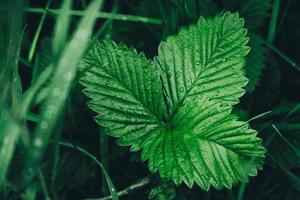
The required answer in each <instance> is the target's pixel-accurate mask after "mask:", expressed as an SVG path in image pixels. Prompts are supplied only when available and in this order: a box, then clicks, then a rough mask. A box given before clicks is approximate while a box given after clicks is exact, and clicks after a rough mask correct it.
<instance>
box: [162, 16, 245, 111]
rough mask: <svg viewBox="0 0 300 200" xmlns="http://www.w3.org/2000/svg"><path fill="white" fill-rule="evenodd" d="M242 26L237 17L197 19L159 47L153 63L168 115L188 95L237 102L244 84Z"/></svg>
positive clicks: (223, 101) (227, 102)
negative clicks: (159, 76)
mask: <svg viewBox="0 0 300 200" xmlns="http://www.w3.org/2000/svg"><path fill="white" fill-rule="evenodd" d="M243 25H244V20H242V19H240V18H239V16H238V14H229V13H225V14H223V15H219V16H216V17H215V18H208V19H204V18H203V17H201V18H200V19H199V21H198V23H197V24H196V25H193V26H190V27H189V28H185V29H182V30H181V31H180V32H179V34H178V35H177V36H171V37H169V38H168V39H167V41H166V42H162V43H161V44H160V46H159V52H158V57H157V64H158V65H159V66H160V67H161V70H162V75H161V76H162V82H163V88H164V92H165V94H166V98H167V107H168V111H169V115H170V114H171V113H174V111H176V110H177V109H178V107H180V105H181V103H182V102H183V101H184V100H185V99H186V98H187V97H188V96H196V97H204V96H205V97H208V98H210V99H214V100H217V101H218V102H220V103H221V104H223V105H234V104H237V103H238V102H239V101H238V98H239V97H241V96H242V95H243V94H244V92H245V91H244V89H242V87H243V86H245V85H246V84H247V79H246V78H245V77H244V71H243V69H242V68H243V67H244V64H245V56H246V55H247V53H248V52H249V47H247V46H246V44H247V42H248V38H247V37H246V34H247V31H246V29H244V28H243Z"/></svg>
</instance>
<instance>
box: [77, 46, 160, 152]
mask: <svg viewBox="0 0 300 200" xmlns="http://www.w3.org/2000/svg"><path fill="white" fill-rule="evenodd" d="M81 67H83V70H85V71H86V72H85V75H84V77H83V78H82V79H81V83H82V85H84V86H85V87H86V89H84V91H83V92H84V93H85V94H86V95H87V96H89V97H91V98H92V100H91V101H90V102H89V107H90V108H91V109H92V110H94V111H96V112H97V113H98V116H97V117H96V121H97V122H98V123H99V124H100V125H101V126H103V127H106V128H107V129H108V130H109V134H110V135H112V136H114V137H120V140H119V143H120V144H121V145H132V147H131V148H132V150H139V149H140V148H141V147H142V143H143V140H144V139H145V137H147V134H149V132H150V131H152V130H154V129H156V128H157V127H158V126H159V125H160V123H161V120H162V118H163V115H164V103H163V96H162V89H161V84H160V81H159V73H158V71H157V70H156V69H155V66H154V65H153V63H152V62H151V61H149V60H147V59H146V58H145V56H144V55H143V54H138V53H137V52H136V51H135V50H134V49H128V48H127V47H126V46H125V45H119V46H117V45H116V44H115V43H113V42H104V43H101V44H100V43H99V42H96V44H95V45H94V48H93V49H92V51H91V53H90V54H89V56H88V57H86V59H85V60H84V62H83V63H82V64H81Z"/></svg>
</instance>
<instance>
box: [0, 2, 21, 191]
mask: <svg viewBox="0 0 300 200" xmlns="http://www.w3.org/2000/svg"><path fill="white" fill-rule="evenodd" d="M21 8H22V1H20V0H12V1H9V2H8V16H9V17H8V20H9V21H8V22H9V24H10V28H9V29H10V33H9V46H8V52H7V66H6V67H7V68H6V75H7V77H5V79H7V80H6V81H7V82H8V83H11V99H12V102H11V105H12V108H11V109H12V110H13V111H14V112H17V110H18V106H19V104H20V96H21V93H22V86H21V80H20V76H19V72H18V61H19V54H20V46H21V40H22V35H23V34H22V32H21V26H22V12H20V10H21ZM4 95H6V94H4ZM4 98H5V97H4ZM1 103H2V102H1ZM5 107H6V105H4V102H3V105H2V104H1V105H0V108H1V110H0V125H1V126H0V127H1V130H0V131H1V133H0V137H1V144H0V145H1V146H0V161H1V165H0V187H2V186H3V183H4V181H5V178H6V174H7V171H8V168H9V165H10V163H11V160H12V157H13V153H14V150H15V146H16V142H17V139H18V137H19V134H20V130H21V127H20V125H19V123H17V119H18V118H17V117H19V116H18V115H17V113H12V112H11V111H10V110H9V111H8V110H6V109H5Z"/></svg>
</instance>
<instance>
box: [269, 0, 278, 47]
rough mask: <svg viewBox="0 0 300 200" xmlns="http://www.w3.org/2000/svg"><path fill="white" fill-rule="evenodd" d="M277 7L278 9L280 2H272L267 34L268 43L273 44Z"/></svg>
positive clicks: (276, 0)
mask: <svg viewBox="0 0 300 200" xmlns="http://www.w3.org/2000/svg"><path fill="white" fill-rule="evenodd" d="M279 7H280V0H274V5H273V10H272V16H271V20H270V25H269V32H268V39H267V40H268V42H269V43H271V44H272V43H273V41H274V38H275V35H276V26H277V20H278V14H279Z"/></svg>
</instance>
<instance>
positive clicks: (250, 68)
mask: <svg viewBox="0 0 300 200" xmlns="http://www.w3.org/2000/svg"><path fill="white" fill-rule="evenodd" d="M249 36H250V41H249V46H250V47H251V51H250V53H249V55H248V57H247V64H246V76H247V78H248V79H249V83H248V84H247V86H246V90H247V91H248V92H253V91H254V90H255V88H256V86H257V85H258V84H259V81H260V78H261V75H262V70H263V69H264V68H265V63H264V62H265V59H266V58H265V54H266V52H267V49H266V48H265V46H264V45H263V41H262V39H261V37H260V36H258V35H256V34H255V33H253V32H250V34H249Z"/></svg>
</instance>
